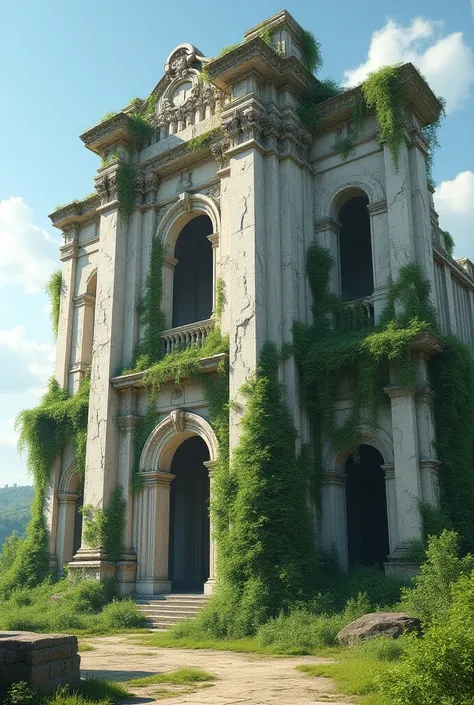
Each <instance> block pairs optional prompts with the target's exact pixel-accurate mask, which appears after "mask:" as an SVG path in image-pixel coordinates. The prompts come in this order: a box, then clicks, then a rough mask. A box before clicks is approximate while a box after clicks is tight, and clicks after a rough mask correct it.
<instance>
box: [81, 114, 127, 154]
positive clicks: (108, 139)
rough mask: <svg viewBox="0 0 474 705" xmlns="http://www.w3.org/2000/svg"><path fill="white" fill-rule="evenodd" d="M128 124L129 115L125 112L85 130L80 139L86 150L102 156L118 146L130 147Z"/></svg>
mask: <svg viewBox="0 0 474 705" xmlns="http://www.w3.org/2000/svg"><path fill="white" fill-rule="evenodd" d="M130 123H131V119H130V117H129V115H127V113H125V112H120V113H117V115H113V116H112V117H111V118H109V119H108V120H104V121H103V122H101V123H99V124H98V125H96V126H95V127H92V128H91V129H90V130H86V132H83V133H82V135H81V136H80V138H81V140H82V141H83V142H84V144H85V145H86V147H87V149H90V150H91V151H92V152H95V153H96V154H99V155H100V156H104V154H105V152H107V151H109V150H110V149H112V148H113V147H115V146H117V145H119V144H123V145H125V146H126V147H131V146H132V139H131V137H130V133H129V126H130Z"/></svg>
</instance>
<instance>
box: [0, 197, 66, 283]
mask: <svg viewBox="0 0 474 705" xmlns="http://www.w3.org/2000/svg"><path fill="white" fill-rule="evenodd" d="M0 244H1V248H0V288H1V287H5V286H9V285H12V284H16V285H20V286H22V287H23V288H24V289H25V290H26V291H28V292H36V291H39V290H41V289H42V288H43V287H44V285H45V283H46V280H47V278H48V276H49V275H50V274H51V272H52V271H53V270H54V269H57V267H58V260H57V258H58V244H59V240H58V239H55V238H53V237H52V236H51V235H49V234H48V233H47V232H46V230H43V229H42V228H40V227H38V226H37V225H35V224H34V223H33V212H32V210H31V208H29V207H28V206H27V205H26V203H25V202H24V201H23V199H22V198H20V197H18V196H12V197H11V198H8V199H6V200H3V201H0Z"/></svg>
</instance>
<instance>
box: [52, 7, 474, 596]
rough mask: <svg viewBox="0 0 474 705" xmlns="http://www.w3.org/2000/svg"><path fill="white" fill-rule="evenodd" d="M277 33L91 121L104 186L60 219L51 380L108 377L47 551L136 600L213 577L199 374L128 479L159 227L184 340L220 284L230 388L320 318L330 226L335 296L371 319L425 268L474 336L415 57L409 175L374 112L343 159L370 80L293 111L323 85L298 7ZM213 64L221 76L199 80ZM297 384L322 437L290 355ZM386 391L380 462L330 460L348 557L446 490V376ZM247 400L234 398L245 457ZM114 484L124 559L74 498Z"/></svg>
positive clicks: (174, 334) (177, 68) (169, 342)
mask: <svg viewBox="0 0 474 705" xmlns="http://www.w3.org/2000/svg"><path fill="white" fill-rule="evenodd" d="M265 26H266V27H267V28H269V30H270V32H271V46H269V45H268V43H267V42H265V41H264V40H263V39H262V37H261V36H260V35H261V28H262V26H261V25H259V26H258V27H256V28H253V29H251V30H249V31H248V32H247V33H246V35H245V41H244V42H243V43H242V44H241V45H239V46H238V47H236V48H234V49H232V50H230V51H228V52H227V53H225V54H223V55H222V56H220V57H217V58H216V59H214V60H212V61H211V62H209V60H207V59H206V58H205V57H204V56H203V55H202V54H201V53H200V52H199V51H198V50H197V49H196V48H195V47H194V46H192V45H191V44H181V45H179V46H178V47H176V49H174V51H172V52H171V54H170V55H169V57H168V60H167V62H166V64H165V67H164V74H163V76H162V78H161V79H160V80H159V82H158V83H157V85H156V87H155V89H154V90H153V91H152V93H151V95H150V97H149V98H148V99H147V100H146V101H135V102H134V103H133V104H131V105H130V106H127V108H125V109H124V110H123V111H121V112H119V113H118V114H116V115H114V116H112V117H109V118H107V119H105V120H104V121H103V122H101V123H100V124H99V125H97V126H96V127H94V128H92V129H90V130H88V131H87V132H85V133H84V134H83V135H82V136H81V139H82V140H83V142H84V144H85V145H86V147H87V148H88V149H90V150H92V151H93V152H95V153H97V154H98V155H100V156H101V157H102V159H103V164H102V166H101V167H100V168H99V169H98V173H97V176H96V191H97V193H96V194H95V195H93V196H90V197H88V198H86V199H84V200H82V201H74V202H72V203H70V204H68V205H67V206H64V207H61V208H60V209H58V210H56V211H55V212H54V213H53V214H52V215H51V219H52V222H53V225H54V226H56V227H58V228H59V229H61V230H62V232H63V234H64V245H63V246H62V248H61V260H62V263H63V290H62V297H61V311H60V322H59V335H58V345H57V363H56V365H57V366H56V376H57V379H58V381H59V383H60V384H61V385H62V386H64V387H65V388H68V389H69V390H70V391H71V392H74V391H77V389H78V387H79V384H80V382H81V380H82V379H83V377H84V375H85V374H86V373H87V372H88V370H91V387H92V390H91V397H90V407H89V421H88V441H87V459H86V472H85V482H84V486H83V488H81V487H80V482H79V478H78V475H77V472H76V468H75V464H74V459H73V457H74V456H73V452H72V448H68V449H66V451H65V452H64V453H63V455H62V457H61V458H60V459H58V463H57V465H56V467H55V468H54V473H53V478H52V481H51V485H50V488H49V492H48V497H47V504H46V513H47V520H48V527H49V530H50V555H51V562H52V565H54V566H56V567H57V569H58V570H61V567H62V566H63V564H65V563H69V564H70V567H71V569H78V570H82V571H85V572H87V573H88V574H92V575H96V576H99V577H100V576H104V575H109V574H111V572H114V571H115V570H116V571H117V576H118V578H119V582H120V584H121V590H122V592H123V593H124V594H130V593H134V592H137V593H141V594H153V593H160V592H169V591H171V590H174V591H179V590H195V591H197V592H199V591H202V590H204V591H205V592H211V590H212V586H213V583H214V581H215V577H216V576H215V561H214V545H213V541H212V527H211V526H210V521H209V513H208V503H209V496H210V492H212V468H213V464H214V463H215V461H216V458H217V456H218V452H219V451H218V443H217V439H216V435H215V433H214V431H213V428H212V425H211V423H210V419H209V409H208V404H207V402H206V399H205V395H204V391H203V388H202V385H200V384H198V383H196V382H195V381H193V380H189V379H182V380H181V381H180V383H179V384H175V383H174V382H170V383H169V384H167V385H165V386H164V387H163V388H162V389H161V390H160V392H159V395H158V398H157V400H156V411H157V413H158V418H157V423H156V425H155V427H154V428H153V430H152V431H151V433H150V435H149V437H148V439H147V440H146V443H145V445H144V446H143V449H142V451H141V454H140V460H139V471H140V476H141V485H140V489H139V490H138V491H136V492H133V489H132V480H133V471H134V467H135V463H136V460H135V454H136V448H135V435H136V429H137V424H139V422H140V419H142V418H143V417H144V416H145V415H146V413H147V409H148V405H149V399H148V395H147V392H146V390H145V389H144V388H143V386H142V384H141V382H142V377H143V373H142V372H135V373H131V374H122V371H123V370H124V369H126V368H127V365H128V364H129V363H130V361H131V360H132V359H133V356H134V350H135V348H136V345H137V343H138V342H139V340H141V339H142V338H143V336H144V334H145V332H144V326H143V325H142V324H141V322H140V311H139V305H140V301H141V299H142V297H143V293H144V288H145V283H146V279H147V274H148V271H149V266H150V259H151V250H152V242H153V241H154V240H156V239H158V240H159V241H160V242H161V243H162V245H163V248H164V255H163V269H162V279H163V282H162V310H163V314H164V316H165V319H166V323H165V326H166V330H164V331H163V332H162V340H163V344H164V346H165V348H166V351H167V352H168V353H172V351H173V350H174V349H176V348H177V347H178V346H182V345H196V344H201V343H202V341H204V340H205V339H206V337H207V336H208V334H209V332H210V331H211V330H212V329H213V327H214V325H215V319H216V307H217V289H218V284H217V283H218V282H222V287H223V290H224V305H223V310H222V312H221V314H220V325H221V328H222V331H223V332H224V333H228V334H229V338H230V349H229V368H230V377H229V396H230V399H232V400H236V401H239V400H240V401H241V402H242V403H244V402H243V400H242V395H241V387H242V385H243V384H244V382H245V381H246V380H247V379H248V378H249V376H251V375H252V374H253V373H254V372H255V370H256V366H257V362H258V358H259V352H260V350H261V348H262V345H263V343H264V342H265V341H267V340H270V341H272V342H274V343H275V344H276V345H277V346H279V347H281V346H282V345H283V344H284V343H288V342H291V341H292V326H293V322H294V321H304V322H307V323H308V324H309V323H310V322H311V294H310V290H309V285H308V281H307V276H306V273H305V253H306V250H307V248H308V246H309V245H310V244H311V243H312V242H313V241H315V240H316V241H317V242H318V243H319V244H320V245H322V246H324V247H327V248H329V249H330V250H331V252H332V254H333V257H334V261H335V266H334V268H333V271H332V277H331V288H332V291H333V292H335V293H336V294H338V295H339V296H341V297H342V298H343V299H344V300H346V301H347V302H348V306H351V305H352V302H354V300H358V301H362V302H363V305H364V307H365V310H366V312H367V315H368V316H369V317H370V318H372V319H373V320H374V321H375V322H377V321H378V320H379V318H380V314H381V312H382V309H383V307H384V304H385V301H386V298H387V292H388V285H389V281H390V279H391V278H392V279H394V280H395V279H396V278H397V274H398V272H399V271H400V269H401V268H402V267H403V266H404V265H405V264H407V263H409V262H413V261H414V262H417V263H418V265H419V266H420V268H421V270H422V272H423V274H424V276H425V278H426V279H427V280H429V282H430V283H431V285H432V298H433V303H434V304H435V306H436V308H437V310H438V313H439V318H440V321H441V323H442V326H443V329H444V330H445V331H451V332H454V333H455V334H457V335H458V336H459V337H460V338H461V339H462V340H463V341H464V342H466V343H467V344H468V345H470V346H471V347H472V346H473V345H474V268H473V265H472V263H471V262H469V261H468V260H457V261H455V260H453V258H452V257H451V256H450V255H449V253H448V250H449V247H448V243H447V242H445V240H444V237H445V235H444V233H443V231H441V230H440V228H439V226H438V218H437V214H436V212H435V210H434V205H433V199H432V194H431V192H430V190H429V188H428V183H427V177H426V169H425V156H426V152H425V150H426V143H425V142H424V140H423V138H422V136H421V131H420V130H421V127H422V126H424V125H427V124H429V123H430V122H432V121H433V120H435V119H436V117H437V115H438V112H439V107H440V106H439V103H438V101H437V99H436V97H435V96H434V94H433V93H432V92H431V90H430V89H429V87H428V86H427V84H426V83H425V82H424V80H423V79H422V78H421V77H420V75H419V74H418V72H417V71H416V70H415V69H414V67H413V66H411V65H410V64H407V65H406V66H405V67H404V68H403V77H404V78H403V80H404V83H405V88H406V106H405V108H406V117H407V123H406V128H407V129H406V135H405V137H406V139H405V140H404V142H403V144H402V146H401V148H400V154H399V164H398V169H396V168H395V166H394V164H393V160H392V156H391V154H390V151H389V149H388V147H387V146H386V145H383V144H380V142H379V140H378V138H377V130H378V125H377V120H376V118H375V116H371V115H369V116H366V117H365V118H364V120H363V124H362V126H361V128H360V130H359V133H358V136H357V139H356V140H355V143H354V149H353V151H352V153H351V154H350V155H349V156H348V157H347V158H346V159H341V156H340V154H338V153H337V151H336V150H335V149H334V144H335V141H336V140H337V139H340V138H341V137H342V138H343V137H345V136H347V135H348V134H349V132H350V129H351V125H350V121H351V114H352V113H351V111H352V109H353V106H354V104H355V102H356V100H357V96H358V93H359V91H360V89H358V88H356V89H353V90H351V91H347V92H345V93H342V94H341V95H338V96H336V97H333V98H331V99H329V100H327V101H326V102H324V103H323V104H322V105H321V108H320V124H319V129H318V131H317V134H311V133H310V132H309V131H308V130H307V129H306V128H305V126H304V125H303V123H302V122H301V120H300V118H299V117H298V112H297V106H298V99H299V96H300V95H301V94H302V93H303V92H304V91H306V90H307V89H308V88H311V86H312V85H314V82H315V80H316V79H315V78H314V76H312V74H311V73H310V72H309V71H307V70H306V68H305V67H304V66H303V64H302V63H301V61H300V59H301V28H300V26H299V25H298V24H297V23H296V22H295V20H294V19H293V18H292V17H291V15H289V14H288V13H287V12H285V11H283V12H280V13H278V14H277V15H275V16H274V17H272V18H270V19H269V20H268V21H267V22H266V23H265ZM204 67H206V71H207V72H208V76H209V78H208V79H206V75H204V79H205V80H202V77H203V75H202V73H201V72H202V70H203V68H204ZM136 111H138V113H141V114H144V113H145V112H147V113H148V114H149V115H150V118H149V122H150V123H151V125H152V127H153V129H152V130H151V132H150V133H146V134H145V135H144V134H139V135H138V136H137V134H135V133H134V131H133V129H131V123H132V122H133V114H134V113H135V112H136ZM123 165H127V169H128V172H127V173H128V174H129V173H131V172H133V175H134V176H133V178H134V180H135V191H134V196H133V198H134V201H133V203H131V204H128V207H127V209H124V208H123V203H122V204H121V203H120V189H121V184H120V182H121V179H122V177H123V173H124V172H123V171H122V172H121V171H120V169H121V167H123ZM122 186H123V184H122ZM125 211H126V212H125ZM436 350H437V347H436V341H435V340H433V339H432V338H430V337H429V336H428V337H426V338H423V339H422V340H420V341H419V342H418V344H417V346H416V349H414V355H416V358H417V365H418V373H419V375H420V376H421V378H424V377H426V363H427V359H428V358H429V356H430V355H431V354H433V353H434V352H436ZM221 358H222V355H220V356H213V357H209V358H207V359H203V360H202V369H203V372H205V373H206V374H209V375H214V374H216V371H217V368H218V365H219V362H220V361H221ZM281 379H282V381H283V383H284V386H285V391H286V401H287V404H288V407H289V409H290V411H291V414H292V418H293V422H294V425H295V427H296V429H297V431H298V433H299V439H298V443H299V444H301V443H305V442H307V441H308V438H309V428H308V423H307V419H306V417H305V413H304V411H303V410H302V408H301V406H300V402H299V398H298V370H297V367H296V363H295V360H294V358H293V357H290V358H289V359H287V360H286V361H285V362H284V363H282V365H281ZM386 391H387V394H386V400H385V403H384V404H383V405H382V407H381V408H380V410H379V415H378V419H377V424H376V427H375V428H373V427H368V426H367V427H365V426H364V425H362V426H361V428H360V444H361V451H360V454H361V466H360V467H361V468H362V470H363V472H354V467H353V459H352V456H350V455H349V454H348V452H347V453H335V452H334V451H332V450H331V447H330V446H329V444H327V445H326V447H325V451H324V469H325V479H324V486H323V501H322V511H321V515H320V516H318V517H317V521H316V524H317V526H316V534H317V537H318V541H319V542H320V543H321V544H322V545H323V546H324V547H327V548H330V547H331V546H335V547H336V548H337V551H338V554H339V558H340V561H341V563H342V565H343V566H344V567H345V568H347V567H349V566H351V565H354V564H358V563H366V564H372V563H374V562H378V563H385V564H386V566H387V569H388V570H391V569H394V566H395V565H398V566H399V565H400V561H398V563H397V562H396V561H395V562H394V560H393V559H394V558H398V559H400V558H402V559H403V554H404V550H406V547H407V546H408V545H409V544H410V541H412V540H413V539H418V538H419V537H420V535H421V518H420V511H419V503H420V501H423V502H426V503H429V504H431V505H433V506H436V504H437V502H438V495H437V492H438V490H437V487H438V470H439V462H438V460H437V456H436V445H435V439H436V429H435V425H434V421H433V413H432V400H431V396H430V394H429V390H427V389H426V384H425V385H421V388H420V389H419V390H414V389H411V388H410V389H408V388H401V387H390V388H387V390H386ZM153 403H155V402H153ZM351 403H352V402H351V397H350V394H349V393H348V392H347V393H346V394H345V395H344V394H343V395H342V396H341V397H340V398H338V399H337V402H336V404H335V411H336V417H337V418H343V417H344V415H345V414H346V413H347V411H348V409H350V407H351ZM241 414H242V407H239V406H238V405H234V406H233V408H232V410H231V419H230V450H231V451H232V448H233V447H235V445H236V443H237V440H238V435H239V425H238V424H239V418H240V415H241ZM117 486H121V487H122V488H123V490H124V497H125V500H126V511H125V520H124V527H123V531H124V536H123V541H124V546H125V550H124V552H123V555H122V556H121V557H120V560H119V562H118V564H117V567H115V565H113V564H112V563H111V562H110V561H108V560H107V558H108V557H107V555H105V553H104V551H103V550H101V549H100V548H91V547H89V546H87V544H86V542H85V541H84V539H83V540H82V541H81V518H80V514H79V513H78V511H77V508H78V505H79V504H80V503H82V502H83V503H84V505H92V506H93V507H104V506H107V503H108V501H109V499H110V497H111V495H112V493H113V491H114V489H115V488H116V487H117ZM361 516H362V517H364V518H365V519H367V521H365V522H362V521H361ZM369 535H370V536H372V538H371V539H370V540H369ZM374 535H376V536H377V540H373V536H374Z"/></svg>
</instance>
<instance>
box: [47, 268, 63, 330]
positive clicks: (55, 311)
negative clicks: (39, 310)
mask: <svg viewBox="0 0 474 705" xmlns="http://www.w3.org/2000/svg"><path fill="white" fill-rule="evenodd" d="M62 288H63V274H62V271H61V270H60V269H58V270H56V271H55V272H53V273H52V274H51V276H50V277H49V279H48V282H47V284H46V293H47V294H48V297H49V303H50V307H51V308H50V316H51V323H52V326H53V333H54V337H55V338H57V337H58V326H59V312H60V308H61V293H62Z"/></svg>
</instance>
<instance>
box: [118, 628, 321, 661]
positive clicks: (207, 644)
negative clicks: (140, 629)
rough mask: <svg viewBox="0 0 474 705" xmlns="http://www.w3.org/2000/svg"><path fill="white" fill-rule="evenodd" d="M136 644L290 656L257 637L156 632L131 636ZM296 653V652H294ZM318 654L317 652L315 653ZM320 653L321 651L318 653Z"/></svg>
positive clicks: (304, 652) (287, 652) (300, 653)
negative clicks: (234, 637)
mask: <svg viewBox="0 0 474 705" xmlns="http://www.w3.org/2000/svg"><path fill="white" fill-rule="evenodd" d="M130 639H133V642H134V643H135V644H140V645H141V646H149V647H151V648H159V649H212V650H213V651H234V652H236V653H240V654H252V653H254V654H267V655H269V656H276V655H288V654H289V653H290V652H289V651H284V650H283V651H282V650H281V648H279V647H278V646H274V645H271V646H262V645H261V644H260V643H259V642H258V641H257V639H256V638H255V637H245V638H242V639H210V638H209V639H196V638H193V637H179V638H177V637H175V636H173V634H172V633H171V632H163V633H160V632H155V633H152V634H143V635H141V634H139V635H133V636H130ZM293 653H294V652H293ZM312 653H313V652H312V651H301V652H298V655H301V656H302V655H304V654H312ZM314 653H316V652H314ZM318 653H320V651H318Z"/></svg>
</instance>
